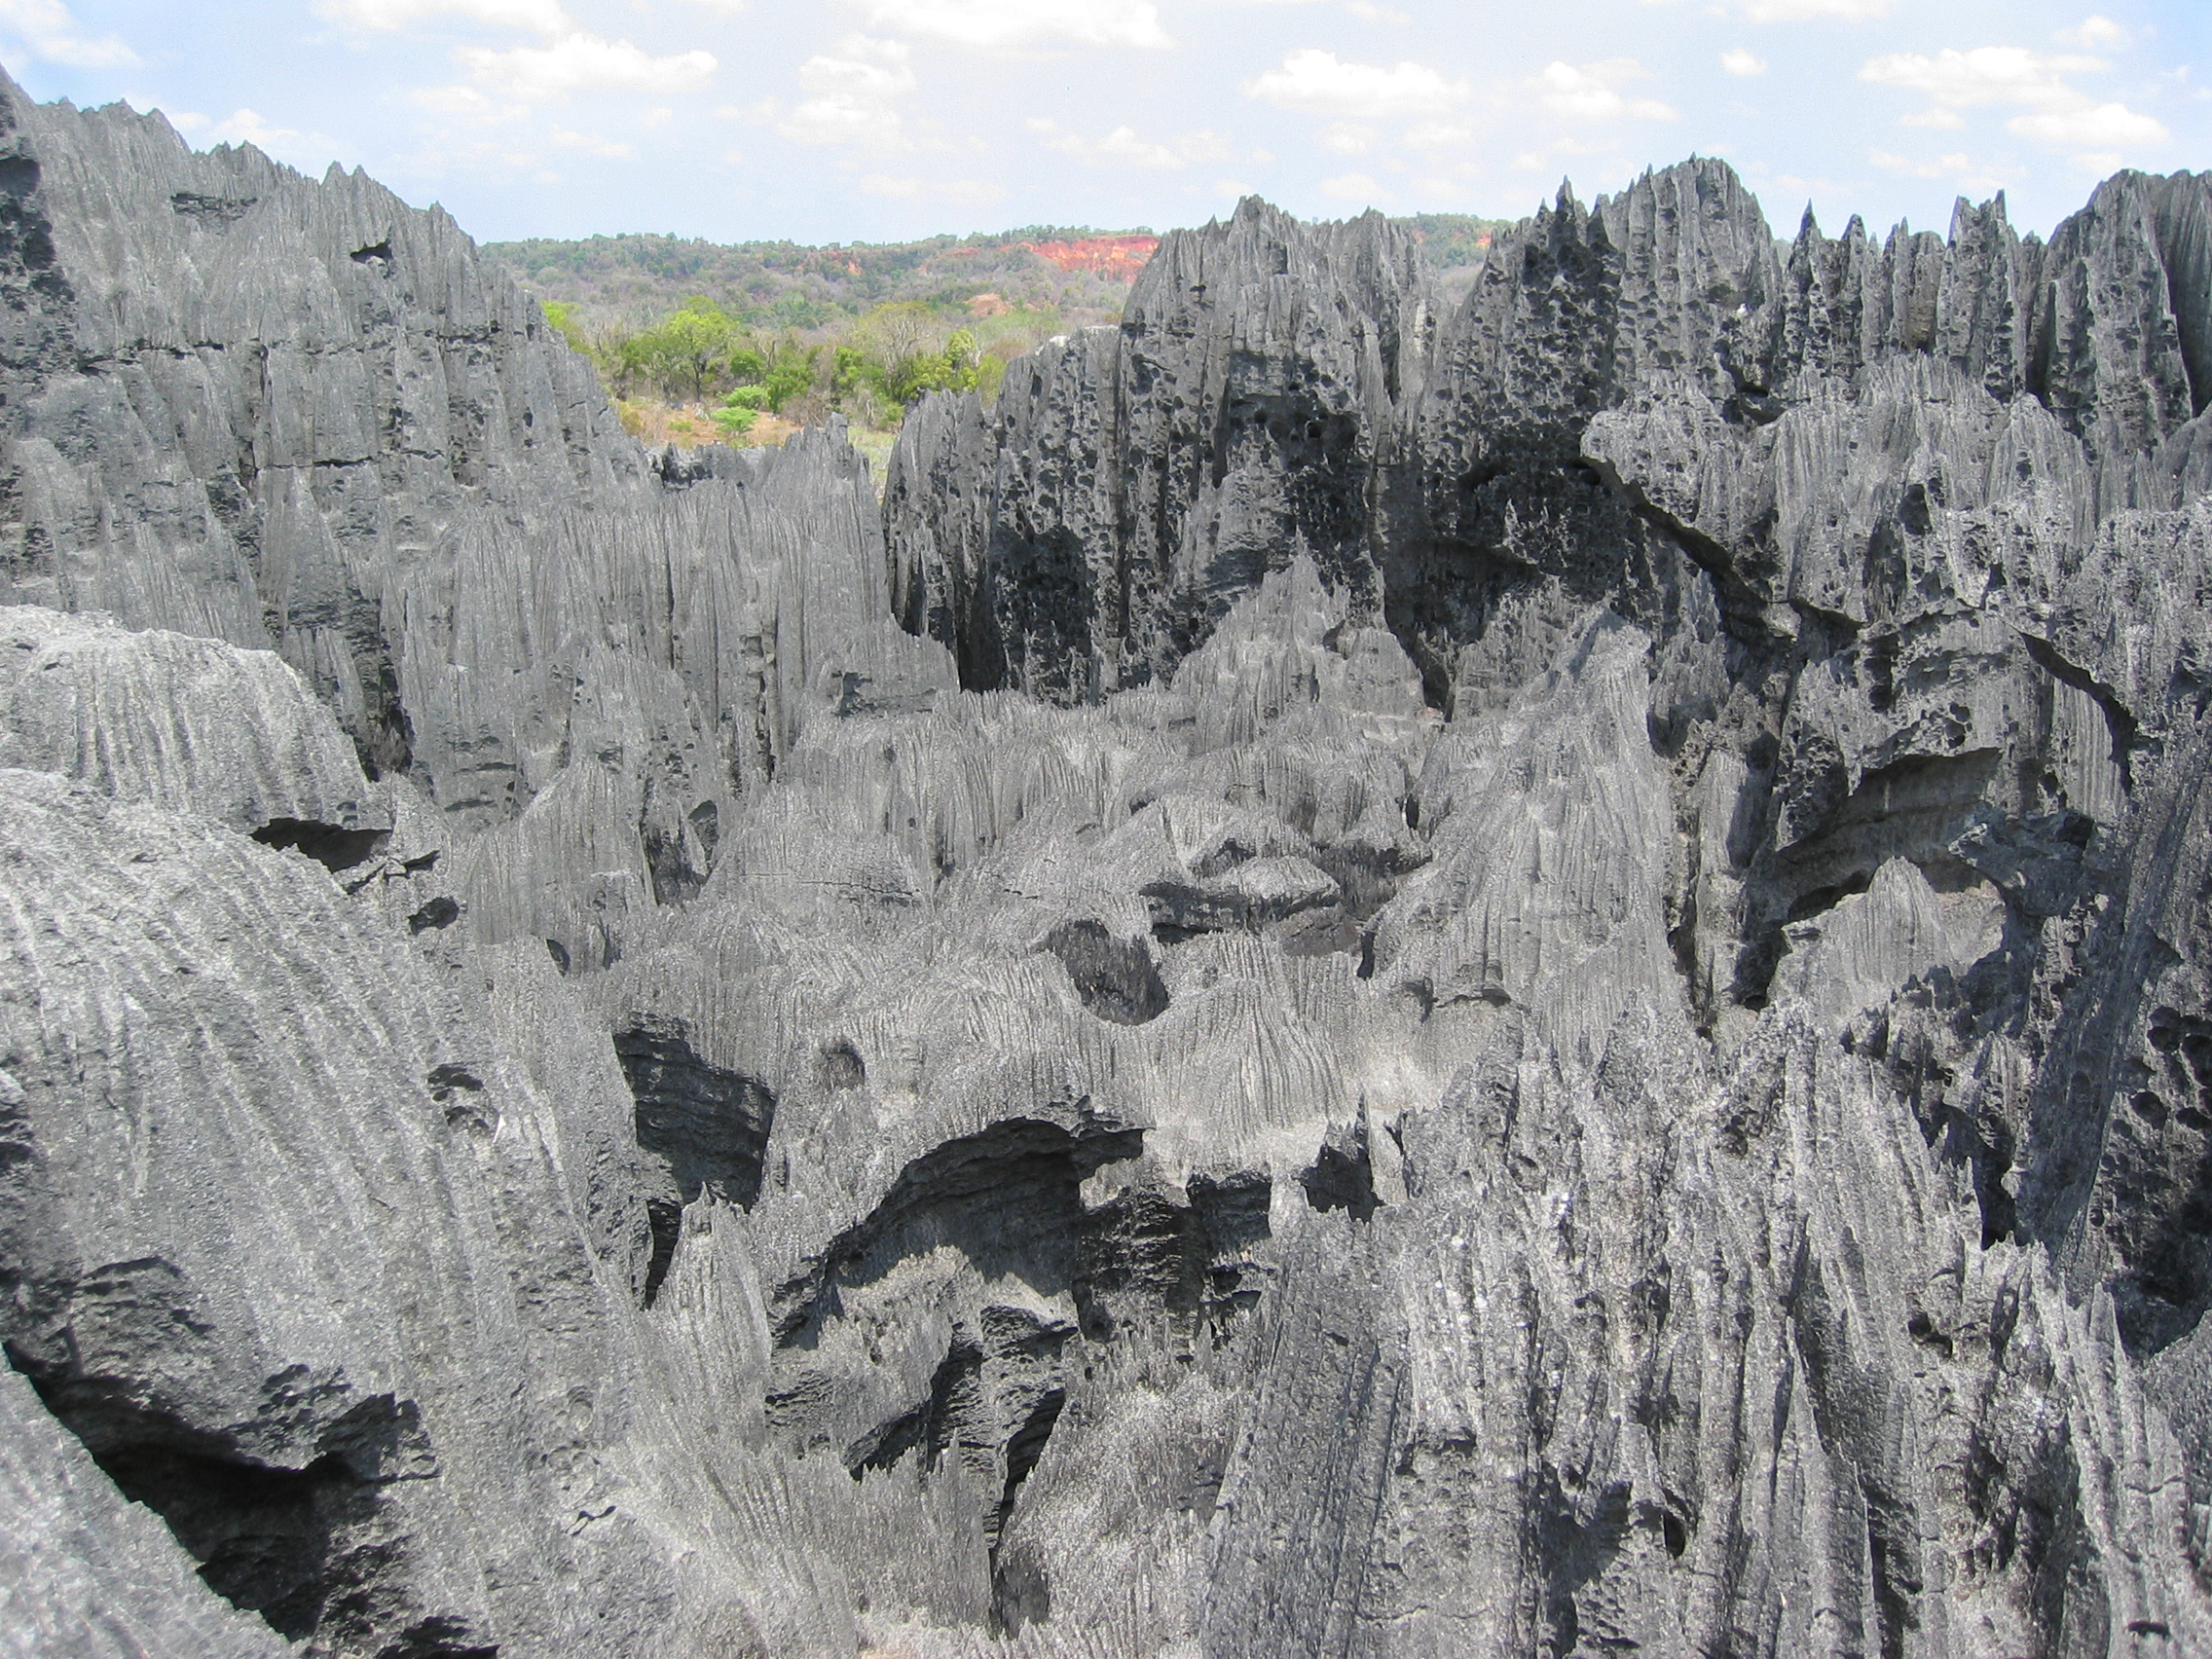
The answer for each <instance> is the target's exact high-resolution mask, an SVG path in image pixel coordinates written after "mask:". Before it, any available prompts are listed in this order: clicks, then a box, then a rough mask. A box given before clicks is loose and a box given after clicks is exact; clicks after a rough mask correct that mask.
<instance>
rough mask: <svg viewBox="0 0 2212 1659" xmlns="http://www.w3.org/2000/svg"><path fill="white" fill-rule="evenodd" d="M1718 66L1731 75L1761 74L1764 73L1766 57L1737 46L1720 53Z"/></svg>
mask: <svg viewBox="0 0 2212 1659" xmlns="http://www.w3.org/2000/svg"><path fill="white" fill-rule="evenodd" d="M1720 67H1721V68H1723V69H1725V70H1727V71H1728V73H1729V74H1731V75H1763V74H1765V73H1766V59H1765V58H1763V57H1759V56H1756V55H1753V54H1751V53H1750V52H1747V51H1745V50H1744V49H1743V48H1742V47H1740V46H1739V47H1737V48H1735V49H1734V50H1733V51H1731V52H1723V53H1722V54H1721V55H1720Z"/></svg>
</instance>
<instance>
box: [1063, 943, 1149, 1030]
mask: <svg viewBox="0 0 2212 1659" xmlns="http://www.w3.org/2000/svg"><path fill="white" fill-rule="evenodd" d="M1045 948H1046V949H1047V950H1050V951H1051V953H1052V954H1053V955H1054V956H1056V957H1058V958H1059V959H1060V965H1061V966H1062V967H1064V968H1066V969H1067V971H1068V977H1069V978H1071V979H1073V980H1074V981H1075V990H1076V995H1077V996H1079V997H1081V998H1082V999H1083V1006H1084V1007H1085V1008H1087V1009H1088V1010H1090V1012H1091V1013H1092V1014H1096V1015H1098V1017H1099V1018H1101V1019H1109V1020H1112V1021H1113V1022H1114V1023H1115V1024H1116V1025H1142V1024H1144V1023H1145V1022H1146V1021H1147V1020H1152V1019H1158V1018H1159V1017H1160V1016H1161V1014H1164V1013H1166V1012H1167V987H1166V986H1165V985H1163V984H1162V983H1161V979H1160V970H1159V969H1158V968H1156V967H1155V966H1154V965H1153V960H1152V952H1151V951H1149V950H1147V949H1146V948H1145V947H1144V941H1143V940H1133V939H1131V940H1120V939H1116V938H1115V937H1114V936H1113V935H1112V934H1110V933H1108V932H1107V931H1106V929H1105V926H1104V925H1103V924H1102V923H1099V922H1095V921H1088V920H1086V921H1077V922H1062V923H1061V924H1060V925H1059V926H1058V927H1056V928H1054V929H1053V930H1052V931H1051V934H1050V935H1049V936H1048V937H1047V939H1046V940H1045Z"/></svg>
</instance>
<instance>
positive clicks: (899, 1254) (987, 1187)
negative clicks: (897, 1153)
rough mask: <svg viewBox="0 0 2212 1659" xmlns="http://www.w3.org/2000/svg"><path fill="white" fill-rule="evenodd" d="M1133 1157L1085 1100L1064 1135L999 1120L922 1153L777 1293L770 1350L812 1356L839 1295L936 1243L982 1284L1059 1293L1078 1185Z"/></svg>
mask: <svg viewBox="0 0 2212 1659" xmlns="http://www.w3.org/2000/svg"><path fill="white" fill-rule="evenodd" d="M1143 1150H1144V1131H1143V1130H1142V1129H1139V1128H1131V1127H1128V1126H1126V1125H1124V1124H1119V1123H1116V1122H1114V1121H1113V1120H1110V1119H1102V1118H1099V1117H1098V1116H1096V1115H1095V1114H1094V1113H1093V1112H1092V1111H1091V1110H1090V1107H1089V1104H1088V1101H1086V1102H1085V1103H1084V1104H1083V1105H1082V1106H1081V1107H1080V1108H1079V1109H1078V1121H1077V1124H1076V1126H1075V1127H1074V1128H1072V1129H1070V1128H1067V1127H1065V1126H1063V1125H1061V1124H1055V1123H1049V1122H1046V1121H1044V1120H1042V1119H1037V1118H1009V1119H1005V1120H1003V1121H1002V1122H1000V1123H996V1124H991V1125H990V1127H988V1128H986V1129H981V1130H978V1131H977V1133H975V1134H972V1135H962V1136H960V1137H958V1138H957V1139H954V1140H949V1141H946V1142H944V1143H943V1144H942V1145H940V1146H939V1147H936V1148H934V1149H933V1150H931V1151H929V1152H927V1153H924V1154H923V1155H922V1156H921V1157H919V1158H917V1159H915V1160H914V1161H912V1162H910V1163H908V1164H907V1165H906V1167H905V1168H904V1169H903V1170H902V1171H900V1174H899V1178H898V1179H897V1180H896V1181H894V1182H893V1183H892V1185H891V1190H890V1191H889V1192H888V1193H886V1194H885V1195H884V1197H883V1200H882V1202H880V1203H879V1204H877V1205H876V1207H875V1209H874V1211H873V1212H872V1213H870V1214H869V1215H868V1216H867V1218H866V1220H864V1221H862V1222H860V1223H859V1224H858V1225H856V1226H854V1227H851V1228H848V1229H846V1230H845V1232H843V1233H841V1234H839V1235H837V1236H836V1237H835V1238H833V1239H831V1240H830V1243H829V1245H828V1246H827V1247H826V1248H825V1249H824V1251H823V1253H822V1257H821V1259H820V1260H819V1261H818V1262H817V1263H816V1264H815V1265H814V1266H813V1267H812V1269H811V1270H810V1271H809V1272H805V1273H802V1274H801V1275H799V1276H798V1277H797V1278H794V1279H792V1280H790V1281H788V1282H787V1283H785V1284H783V1285H780V1286H778V1287H777V1289H776V1290H775V1291H774V1293H773V1294H772V1296H771V1299H770V1309H769V1322H770V1328H771V1330H772V1331H773V1332H774V1334H775V1340H776V1344H777V1346H779V1347H812V1346H814V1345H815V1342H816V1340H817V1339H818V1338H819V1336H820V1334H821V1332H822V1330H823V1328H824V1326H825V1325H826V1324H827V1323H828V1322H829V1321H830V1320H831V1319H833V1318H836V1317H837V1316H838V1315H839V1312H840V1309H841V1301H840V1293H841V1292H843V1291H847V1290H856V1289H860V1288H862V1287H864V1286H866V1285H869V1284H872V1283H874V1282H875V1281H876V1280H878V1279H880V1278H882V1277H883V1276H884V1275H885V1274H887V1273H889V1272H891V1271H892V1270H893V1269H895V1268H897V1267H898V1265H899V1264H900V1263H901V1262H903V1261H905V1260H906V1259H907V1258H909V1257H912V1256H918V1255H921V1254H924V1253H925V1252H927V1251H931V1250H935V1249H938V1248H940V1247H942V1246H947V1245H949V1246H951V1247H952V1248H955V1249H957V1250H959V1251H960V1252H961V1253H962V1254H964V1255H965V1256H967V1258H968V1259H969V1260H970V1261H971V1262H972V1263H974V1264H975V1266H976V1267H977V1269H978V1270H979V1271H980V1272H982V1273H983V1274H984V1275H985V1276H986V1277H1001V1276H1012V1277H1016V1278H1019V1279H1020V1280H1021V1281H1022V1282H1023V1283H1025V1284H1027V1285H1029V1286H1030V1287H1031V1288H1032V1289H1034V1290H1036V1291H1038V1292H1040V1293H1042V1294H1044V1295H1056V1294H1058V1293H1060V1292H1062V1291H1064V1290H1067V1289H1069V1288H1070V1286H1071V1285H1072V1284H1073V1282H1074V1279H1075V1276H1076V1269H1077V1237H1078V1235H1079V1234H1080V1233H1081V1231H1082V1226H1083V1220H1084V1209H1083V1194H1082V1187H1083V1183H1084V1180H1085V1179H1086V1178H1087V1177H1088V1175H1089V1174H1090V1173H1091V1172H1092V1171H1093V1170H1095V1169H1097V1168H1098V1167H1099V1166H1100V1165H1101V1164H1106V1163H1114V1162H1119V1161H1123V1160H1124V1159H1131V1158H1135V1157H1137V1156H1138V1155H1139V1154H1140V1153H1142V1152H1143Z"/></svg>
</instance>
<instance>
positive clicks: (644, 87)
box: [455, 34, 718, 100]
mask: <svg viewBox="0 0 2212 1659" xmlns="http://www.w3.org/2000/svg"><path fill="white" fill-rule="evenodd" d="M455 56H457V57H458V58H460V59H461V62H462V63H463V64H465V65H466V66H467V67H468V69H469V71H470V72H471V73H473V74H474V75H475V77H476V78H477V79H478V80H479V81H482V82H483V83H485V84H486V85H487V86H489V87H491V88H492V89H493V90H494V91H495V92H499V93H501V94H502V95H504V96H506V97H510V98H521V99H525V100H529V99H535V98H555V97H561V96H564V95H565V94H567V93H569V92H584V91H594V92H598V91H605V92H649V93H653V94H656V95H663V96H665V95H667V94H669V93H674V92H697V91H698V90H699V89H700V88H701V87H704V86H705V85H706V84H707V83H708V81H710V80H712V79H713V78H714V73H715V70H716V68H717V67H718V65H717V63H716V61H715V55H714V54H713V53H711V52H678V53H671V54H670V55H667V56H665V57H654V56H652V55H649V54H647V53H646V52H645V51H643V50H642V49H641V48H639V47H636V46H633V45H631V44H630V42H628V41H626V40H604V39H602V38H601V37H600V36H598V35H591V34H571V35H564V36H562V37H561V38H560V39H559V40H556V41H554V42H553V43H552V44H551V45H550V46H518V47H515V48H513V49H512V50H511V51H507V52H493V51H489V50H487V49H485V48H483V47H467V48H464V49H462V50H461V51H460V52H458V53H456V54H455Z"/></svg>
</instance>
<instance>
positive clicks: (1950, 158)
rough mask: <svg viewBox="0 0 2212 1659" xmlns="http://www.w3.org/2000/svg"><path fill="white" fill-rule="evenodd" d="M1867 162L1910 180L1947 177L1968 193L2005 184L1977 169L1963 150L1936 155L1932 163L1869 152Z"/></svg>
mask: <svg viewBox="0 0 2212 1659" xmlns="http://www.w3.org/2000/svg"><path fill="white" fill-rule="evenodd" d="M1866 159H1867V160H1868V161H1870V162H1872V163H1873V164H1874V165H1875V166H1878V167H1880V168H1882V169H1883V170H1884V171H1886V172H1895V173H1905V174H1907V175H1909V176H1910V177H1913V178H1948V179H1951V180H1953V181H1954V182H1956V183H1957V184H1958V185H1960V186H1961V187H1962V188H1964V189H1967V190H2002V189H2003V188H2004V185H2005V181H2004V180H2003V179H2001V178H1999V177H1997V176H1996V175H1995V174H1994V173H1991V172H1990V171H1988V170H1987V169H1986V168H1984V167H1981V166H1978V165H1977V164H1976V163H1975V162H1974V160H1973V158H1972V157H1971V156H1969V155H1967V154H1966V153H1965V152H1964V151H1953V152H1951V153H1950V154H1949V155H1943V156H1937V157H1936V159H1935V160H1934V161H1925V160H1922V161H1915V160H1913V159H1912V158H1911V157H1909V156H1893V155H1892V154H1890V152H1889V151H1887V150H1870V151H1868V152H1867V155H1866Z"/></svg>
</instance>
